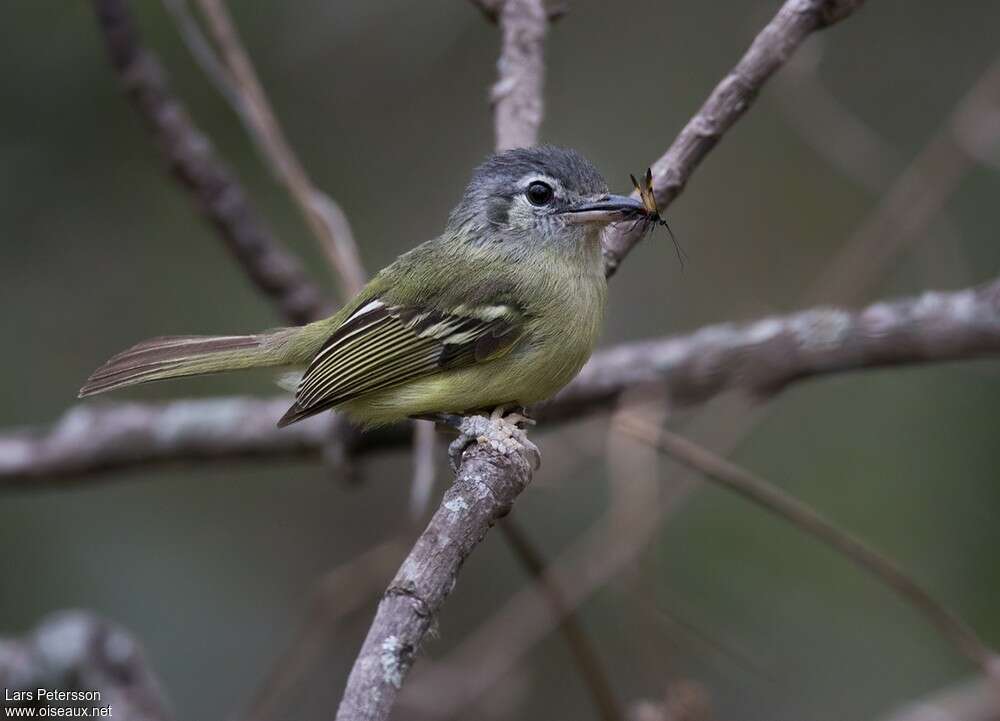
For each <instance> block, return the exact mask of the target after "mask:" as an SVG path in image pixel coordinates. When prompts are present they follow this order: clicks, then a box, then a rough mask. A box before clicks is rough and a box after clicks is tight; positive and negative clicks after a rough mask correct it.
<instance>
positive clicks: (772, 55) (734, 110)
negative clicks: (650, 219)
mask: <svg viewBox="0 0 1000 721" xmlns="http://www.w3.org/2000/svg"><path fill="white" fill-rule="evenodd" d="M862 3H863V0H787V2H785V4H784V5H782V7H781V9H780V10H779V11H778V13H777V14H776V15H775V16H774V17H773V18H772V19H771V21H770V22H769V23H768V24H767V25H766V26H765V27H764V29H763V30H761V31H760V33H759V34H758V35H757V37H756V38H754V41H753V43H752V44H751V45H750V48H749V49H748V50H747V51H746V53H745V54H744V55H743V57H742V58H740V61H739V62H738V63H737V64H736V66H735V67H734V68H733V69H732V70H731V71H730V72H729V74H728V75H727V76H726V77H725V78H723V79H722V82H720V83H719V84H718V85H716V86H715V89H714V90H713V91H712V93H711V94H710V95H709V96H708V99H707V100H706V101H705V103H704V105H702V106H701V108H700V109H699V110H698V112H697V113H696V114H695V116H694V117H693V118H691V120H689V121H688V123H687V125H685V126H684V129H683V130H681V132H680V134H679V135H678V136H677V139H676V140H674V142H673V144H672V145H671V146H670V148H669V149H668V150H667V152H666V153H664V154H663V155H662V156H661V157H660V159H659V160H657V161H656V162H655V163H654V164H653V166H652V170H653V187H654V189H655V192H656V201H657V203H658V205H659V207H660V210H661V211H663V210H664V209H665V208H666V207H667V206H669V205H670V204H671V203H672V202H673V201H674V199H675V198H676V197H677V196H678V195H680V194H681V192H682V191H683V190H684V186H685V185H686V184H687V181H688V179H689V178H690V177H691V174H692V173H693V172H694V170H695V168H697V167H698V165H699V164H700V163H701V161H702V160H704V158H705V156H706V155H708V153H709V152H710V151H711V150H712V148H714V147H715V145H716V143H718V142H719V140H721V139H722V136H723V135H724V134H725V133H726V131H728V130H729V129H730V128H731V127H732V126H733V124H735V123H736V121H737V120H739V119H740V118H741V117H742V116H743V114H744V113H745V112H746V111H747V109H748V108H749V107H750V105H751V104H752V103H753V101H754V98H755V97H756V96H757V94H758V93H759V92H760V90H761V88H762V87H763V86H764V83H765V82H767V80H768V78H770V77H771V76H772V75H773V74H774V73H775V71H777V70H778V69H779V68H780V67H781V66H782V65H784V64H785V62H787V60H788V58H789V57H791V55H792V53H793V52H794V51H795V50H796V49H797V48H798V47H799V45H801V44H802V42H803V41H804V40H805V39H806V38H807V37H809V35H811V34H812V33H814V32H816V31H817V30H822V29H823V28H826V27H829V26H830V25H832V24H834V23H837V22H839V21H841V20H843V19H844V18H846V17H847V16H848V15H850V14H851V13H852V12H854V11H855V10H856V9H857V8H859V7H860V6H861V5H862ZM641 239H642V232H641V229H640V228H638V227H637V228H633V229H631V230H630V229H629V228H628V227H626V224H619V225H616V226H610V228H609V230H608V232H607V233H605V236H604V263H605V271H606V272H607V274H608V275H609V276H611V275H614V273H615V271H617V270H618V266H619V265H620V264H621V262H622V260H624V259H625V256H626V255H628V253H629V252H630V251H631V250H632V248H633V247H634V246H635V245H636V243H638V242H639V241H640V240H641Z"/></svg>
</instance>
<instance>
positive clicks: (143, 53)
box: [93, 0, 327, 323]
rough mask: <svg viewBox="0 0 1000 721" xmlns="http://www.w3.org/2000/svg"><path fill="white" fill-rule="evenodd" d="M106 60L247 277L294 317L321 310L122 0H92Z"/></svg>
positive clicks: (319, 299) (311, 287) (317, 294)
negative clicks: (174, 91)
mask: <svg viewBox="0 0 1000 721" xmlns="http://www.w3.org/2000/svg"><path fill="white" fill-rule="evenodd" d="M93 6H94V10H95V12H96V14H97V19H98V23H99V25H100V28H101V30H102V31H103V33H104V40H105V43H106V45H107V49H108V53H109V55H110V58H111V64H112V66H113V67H114V69H115V71H116V72H117V73H118V75H119V76H120V77H121V79H122V82H123V84H124V86H125V91H126V93H127V95H128V97H129V99H130V100H131V101H132V104H133V105H134V106H135V108H136V110H137V111H138V112H139V114H140V115H141V116H142V117H143V119H144V120H145V121H146V124H147V125H148V126H149V128H150V130H151V132H152V133H153V135H154V136H155V138H156V141H157V143H158V144H159V146H160V148H161V150H162V151H163V153H164V155H165V156H166V158H167V160H168V162H169V163H170V168H171V170H172V171H173V173H174V175H175V176H176V178H177V179H178V181H180V183H181V184H182V185H183V186H184V187H185V188H187V190H188V191H189V192H190V193H191V195H192V196H193V198H194V200H195V202H196V203H197V205H198V208H199V210H201V212H202V213H203V214H204V215H205V216H206V217H207V218H208V219H209V220H210V221H212V223H213V224H214V225H215V227H216V228H217V229H218V230H219V232H220V234H221V235H222V237H223V239H224V240H225V242H226V245H227V246H228V248H229V250H230V252H231V253H232V254H233V256H234V257H235V258H236V260H237V261H239V263H240V264H241V265H242V266H243V269H244V270H245V271H246V273H247V275H248V276H249V277H250V279H251V280H252V281H253V283H254V284H255V285H256V286H257V287H258V288H259V289H260V290H261V291H262V292H263V293H264V294H265V295H266V296H268V297H269V298H270V299H271V300H272V301H273V302H274V303H275V304H276V305H277V306H278V307H279V308H280V310H281V312H282V313H283V315H284V316H285V317H286V318H288V319H289V320H290V321H292V322H293V323H306V322H308V321H310V320H313V319H315V318H317V317H320V316H322V315H324V314H325V313H326V311H327V308H326V306H325V302H324V298H323V293H322V292H321V291H320V290H319V288H318V287H317V286H316V285H315V284H314V283H313V282H312V281H311V280H310V279H309V278H308V276H307V275H306V273H305V271H304V270H303V268H302V266H301V264H300V263H299V261H298V260H297V259H296V258H295V257H294V256H293V255H291V254H290V253H288V252H287V251H286V250H285V249H284V248H283V247H282V245H281V243H280V242H279V241H278V239H277V238H276V237H275V236H274V235H273V234H272V233H271V231H270V230H269V229H268V228H267V227H266V226H265V224H264V222H263V220H262V219H261V218H260V217H259V216H258V215H257V213H256V212H255V211H254V209H253V207H252V206H251V204H250V202H249V200H248V199H247V196H246V193H245V191H244V190H243V188H242V187H241V186H240V184H239V181H238V180H237V179H236V177H235V176H234V175H233V173H232V172H231V171H230V170H229V168H228V167H226V165H225V164H224V163H223V162H222V160H221V159H220V158H219V157H218V156H217V155H216V153H215V151H214V149H213V148H212V144H211V143H210V142H209V140H208V138H207V137H206V136H205V135H204V133H202V132H201V131H200V130H199V129H198V128H197V127H196V126H195V124H194V123H193V122H192V120H191V118H190V116H189V115H188V114H187V111H186V110H185V109H184V106H183V105H182V104H181V102H180V101H179V100H178V99H177V98H176V97H174V96H173V94H172V93H171V92H170V89H169V87H168V85H167V80H166V75H165V73H164V70H163V68H162V66H161V65H160V63H159V61H158V60H157V59H156V57H155V56H154V55H153V53H152V52H151V51H149V50H148V49H146V48H145V47H143V46H142V44H141V40H140V37H139V33H138V30H137V29H136V27H135V24H134V22H133V20H132V17H131V14H130V12H129V9H128V5H127V0H93Z"/></svg>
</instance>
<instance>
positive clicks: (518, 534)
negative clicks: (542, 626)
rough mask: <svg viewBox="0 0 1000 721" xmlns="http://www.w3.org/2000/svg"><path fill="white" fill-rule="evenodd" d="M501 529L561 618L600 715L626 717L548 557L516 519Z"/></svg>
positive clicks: (608, 719) (618, 720)
mask: <svg viewBox="0 0 1000 721" xmlns="http://www.w3.org/2000/svg"><path fill="white" fill-rule="evenodd" d="M500 530H501V531H502V532H503V535H504V537H505V538H506V539H507V542H508V545H509V546H510V548H511V550H513V552H514V555H515V556H516V557H517V559H518V561H519V562H520V564H521V565H522V566H523V567H524V568H525V569H526V570H527V571H528V573H530V574H531V576H532V578H533V579H534V580H535V581H536V583H537V585H538V588H539V590H540V591H541V593H542V594H543V595H544V596H545V599H546V601H547V602H548V604H549V606H551V607H552V609H553V611H554V615H555V617H556V618H558V619H559V622H558V625H559V630H560V631H561V632H562V635H563V638H564V639H565V640H566V645H567V646H569V649H570V653H571V654H572V655H573V660H574V662H575V664H576V666H577V668H578V669H579V671H580V675H581V676H582V677H583V681H584V684H585V685H586V687H587V690H588V691H589V692H590V696H591V699H592V700H593V702H594V708H595V709H597V712H598V715H599V716H600V718H601V719H603V721H623V719H624V716H623V715H622V712H621V709H620V708H619V707H618V700H617V699H616V698H615V692H614V689H613V688H612V687H611V680H610V679H609V678H608V674H607V671H605V669H604V664H602V663H601V659H600V657H599V656H598V655H597V652H596V651H595V650H594V647H593V645H592V644H591V642H590V639H589V638H588V637H587V633H586V631H584V629H583V625H582V622H581V621H580V618H579V616H578V615H577V614H576V612H575V609H574V606H573V605H572V604H570V603H568V602H567V600H566V595H565V594H564V593H563V590H562V588H561V587H560V586H559V585H558V584H557V583H555V582H554V581H553V579H552V578H550V577H548V576H546V575H545V566H546V564H545V560H544V559H543V558H542V557H541V556H540V555H539V553H538V551H537V550H536V549H535V547H534V545H533V544H532V543H531V540H530V539H529V538H528V537H527V535H526V534H525V533H524V531H522V530H521V528H520V527H519V526H518V525H517V523H515V521H514V519H512V518H504V519H503V520H502V521H500Z"/></svg>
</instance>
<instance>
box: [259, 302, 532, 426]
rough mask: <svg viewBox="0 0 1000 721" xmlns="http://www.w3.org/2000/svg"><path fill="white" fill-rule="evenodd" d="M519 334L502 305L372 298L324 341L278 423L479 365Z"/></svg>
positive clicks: (516, 319) (516, 315)
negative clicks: (448, 307) (431, 304)
mask: <svg viewBox="0 0 1000 721" xmlns="http://www.w3.org/2000/svg"><path fill="white" fill-rule="evenodd" d="M522 332H523V317H522V315H521V313H520V311H519V310H518V309H517V308H515V307H513V306H510V305H508V304H496V305H488V306H479V307H477V308H467V307H464V306H459V307H457V308H455V309H454V310H453V312H445V311H442V310H438V309H431V310H428V309H426V308H420V307H416V306H400V305H396V306H390V305H387V304H385V303H383V302H382V301H381V300H373V301H370V302H369V303H367V304H365V305H364V306H363V307H362V308H360V309H359V310H357V311H355V312H354V313H353V314H352V315H351V316H350V317H348V319H347V320H345V321H344V322H343V323H342V324H341V325H340V327H339V328H337V330H335V331H334V332H333V334H332V335H331V336H330V337H329V338H328V339H327V341H326V342H325V343H324V344H323V346H322V348H320V350H319V351H318V352H317V354H316V356H315V357H314V358H313V360H312V362H311V363H310V364H309V367H308V368H307V369H306V372H305V374H304V375H303V376H302V380H301V381H300V383H299V386H298V389H297V391H296V394H295V403H294V404H293V405H292V407H291V408H290V409H289V410H288V413H286V414H285V415H284V417H283V418H282V419H281V421H279V423H278V425H279V426H284V425H288V424H289V423H294V422H295V421H297V420H301V419H302V418H305V417H307V416H311V415H313V414H314V413H319V412H320V411H323V410H326V409H328V408H332V407H333V406H336V405H339V404H341V403H345V402H347V401H349V400H352V399H354V398H357V397H358V396H360V395H363V394H365V393H373V392H375V391H379V390H383V389H386V388H391V387H393V386H397V385H400V384H403V383H406V382H407V381H410V380H413V379H415V378H420V377H423V376H427V375H431V374H433V373H439V372H441V371H445V370H451V369H454V368H460V367H462V366H466V365H471V364H473V363H483V362H487V361H489V360H492V359H493V358H496V357H499V356H500V355H502V354H503V353H505V352H507V351H508V350H510V348H512V347H513V345H514V344H515V343H516V342H517V340H518V339H519V338H520V337H521V335H522Z"/></svg>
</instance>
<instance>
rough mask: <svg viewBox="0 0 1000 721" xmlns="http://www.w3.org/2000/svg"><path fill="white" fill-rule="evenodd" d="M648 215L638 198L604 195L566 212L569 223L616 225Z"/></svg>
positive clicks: (564, 214)
mask: <svg viewBox="0 0 1000 721" xmlns="http://www.w3.org/2000/svg"><path fill="white" fill-rule="evenodd" d="M644 215H646V208H645V206H643V204H642V201H641V200H639V199H638V198H630V197H628V196H626V195H602V196H600V197H598V198H594V199H592V200H585V201H583V202H582V203H578V204H577V205H574V206H573V207H571V208H569V209H567V210H564V211H563V213H562V216H563V218H565V219H566V222H567V223H616V222H618V221H620V220H629V219H631V218H636V217H640V216H644Z"/></svg>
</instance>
